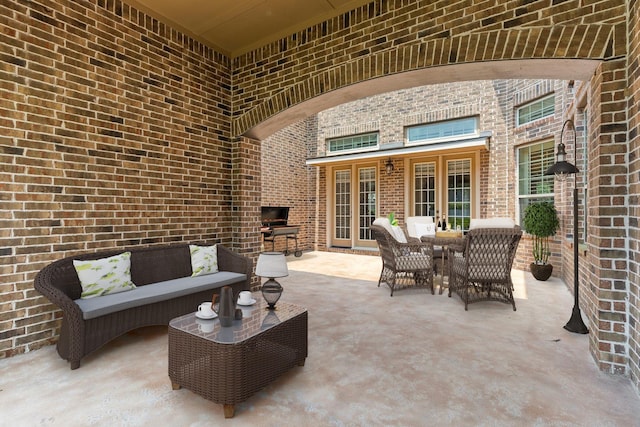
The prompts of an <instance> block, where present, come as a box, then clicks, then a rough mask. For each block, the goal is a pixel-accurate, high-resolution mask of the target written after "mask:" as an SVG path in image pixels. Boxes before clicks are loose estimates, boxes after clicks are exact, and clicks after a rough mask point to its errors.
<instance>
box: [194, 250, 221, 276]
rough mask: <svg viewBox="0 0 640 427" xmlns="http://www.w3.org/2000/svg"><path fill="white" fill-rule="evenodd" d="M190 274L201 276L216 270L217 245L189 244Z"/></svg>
mask: <svg viewBox="0 0 640 427" xmlns="http://www.w3.org/2000/svg"><path fill="white" fill-rule="evenodd" d="M189 252H190V253H191V270H193V274H191V276H203V275H205V274H212V273H217V272H218V247H217V246H216V245H213V246H196V245H189Z"/></svg>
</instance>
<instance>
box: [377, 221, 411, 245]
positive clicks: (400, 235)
mask: <svg viewBox="0 0 640 427" xmlns="http://www.w3.org/2000/svg"><path fill="white" fill-rule="evenodd" d="M372 225H379V226H380V227H383V228H384V229H385V230H387V231H388V232H389V234H390V235H391V237H393V238H394V239H396V240H397V241H398V242H400V243H407V238H406V236H405V235H404V232H403V231H402V228H400V227H399V226H397V225H391V222H390V221H389V218H376V219H375V220H374V221H373V223H372Z"/></svg>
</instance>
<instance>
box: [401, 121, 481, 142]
mask: <svg viewBox="0 0 640 427" xmlns="http://www.w3.org/2000/svg"><path fill="white" fill-rule="evenodd" d="M477 133H478V118H477V117H465V118H462V119H455V120H447V121H445V122H437V123H428V124H424V125H418V126H411V127H408V128H407V142H408V143H409V144H416V143H421V142H422V143H424V142H429V141H435V140H441V139H450V138H453V137H459V136H464V135H475V134H477Z"/></svg>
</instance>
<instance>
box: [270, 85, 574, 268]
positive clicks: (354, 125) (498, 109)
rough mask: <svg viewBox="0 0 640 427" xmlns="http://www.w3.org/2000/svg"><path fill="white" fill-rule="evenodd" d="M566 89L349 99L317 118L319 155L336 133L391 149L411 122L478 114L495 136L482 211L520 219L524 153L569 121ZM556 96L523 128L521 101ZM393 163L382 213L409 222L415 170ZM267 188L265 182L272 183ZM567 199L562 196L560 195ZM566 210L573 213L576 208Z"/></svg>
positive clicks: (439, 89)
mask: <svg viewBox="0 0 640 427" xmlns="http://www.w3.org/2000/svg"><path fill="white" fill-rule="evenodd" d="M566 86H567V82H563V81H559V80H522V79H520V80H500V81H470V82H460V83H448V84H440V85H429V86H419V87H416V88H412V89H406V90H400V91H395V92H389V93H385V94H382V95H376V96H371V97H368V98H366V99H363V100H358V101H353V102H349V103H346V104H343V105H341V106H339V107H335V108H332V109H329V110H325V111H323V112H321V113H319V114H318V115H317V117H318V119H317V121H318V127H317V134H316V138H315V139H314V143H315V144H316V146H315V147H314V149H313V150H312V156H313V157H316V156H323V155H325V153H326V139H328V138H333V137H339V136H345V135H352V134H357V133H364V132H379V141H380V145H381V147H384V146H385V145H387V144H394V143H398V142H400V143H402V142H403V140H404V129H405V126H409V125H414V124H419V123H428V122H433V121H439V120H449V119H453V118H459V117H465V116H469V115H478V116H479V117H480V126H479V127H480V130H482V131H490V132H491V141H490V149H489V150H481V151H480V165H479V170H480V200H479V206H480V211H479V215H477V216H478V217H492V216H508V217H512V218H516V212H517V198H516V195H517V186H516V170H517V167H516V161H517V159H516V150H517V148H518V147H519V146H521V145H524V144H528V143H535V142H540V141H543V140H549V139H554V138H555V137H556V133H557V131H558V127H559V126H561V124H562V114H563V111H564V108H563V107H564V104H565V103H566V99H567V97H568V96H569V95H568V94H567V93H566V89H567V88H566ZM553 93H555V94H556V99H557V108H556V112H557V113H556V115H555V116H553V117H551V118H549V119H544V120H539V121H536V122H534V123H532V124H530V125H526V126H520V127H516V126H515V110H516V108H517V107H518V106H520V105H522V104H525V103H527V102H530V101H532V100H535V99H537V98H540V97H541V96H545V95H549V94H553ZM569 147H571V145H570V146H569ZM570 149H571V148H570ZM386 160H387V158H386V157H385V158H383V159H380V160H379V161H378V163H379V164H378V169H379V171H380V172H379V178H380V188H379V194H378V197H379V210H380V215H383V216H384V215H387V214H388V213H389V212H395V213H396V216H397V217H398V219H399V221H400V222H401V223H402V222H404V219H405V218H406V216H407V213H406V212H405V205H406V203H408V202H407V201H406V200H405V194H406V191H405V174H406V173H408V172H407V171H405V169H404V165H405V163H404V161H403V160H402V159H399V158H396V159H395V161H394V167H395V169H394V173H393V174H391V175H390V176H388V175H386V173H385V172H384V162H386ZM321 169H323V171H322V174H323V176H324V174H326V170H324V169H325V168H324V167H322V168H321ZM405 172H406V173H405ZM265 173H266V172H265ZM267 186H268V185H267V184H266V183H265V187H267ZM325 189H326V184H322V186H321V187H319V191H320V193H323V192H324V191H325ZM559 190H560V191H561V190H562V188H561V187H560V188H559ZM324 197H325V200H324V201H323V203H326V195H324ZM565 199H566V198H565V197H559V200H565ZM569 205H570V199H569ZM569 205H567V206H569ZM565 212H566V213H565ZM563 213H564V216H567V217H568V216H569V214H570V211H563ZM322 215H326V212H325V211H323V213H321V214H320V216H321V217H322ZM571 224H572V223H571V222H570V221H569V219H568V218H567V219H566V220H565V221H564V222H563V230H561V232H559V233H558V235H557V237H556V238H555V239H553V241H552V256H551V257H550V262H551V263H552V264H554V265H555V271H554V276H561V275H562V272H563V268H564V263H563V260H562V257H561V250H560V243H561V242H562V241H563V240H564V236H566V232H567V230H570V229H571V227H572V225H571ZM329 232H330V230H329ZM318 233H319V234H321V235H323V236H325V235H326V233H327V230H326V229H325V228H323V227H320V228H319V229H318ZM323 239H324V237H323ZM318 240H320V239H318ZM323 241H324V244H322V245H319V248H320V249H321V250H325V249H327V243H326V240H323ZM531 246H532V245H531V240H530V239H528V238H527V237H525V238H524V239H523V240H522V244H521V246H520V248H519V250H518V256H517V259H516V261H515V266H516V267H517V268H521V269H524V270H528V266H529V263H530V262H531V260H532V255H531V253H532V250H531ZM348 252H354V251H348ZM368 253H370V252H368Z"/></svg>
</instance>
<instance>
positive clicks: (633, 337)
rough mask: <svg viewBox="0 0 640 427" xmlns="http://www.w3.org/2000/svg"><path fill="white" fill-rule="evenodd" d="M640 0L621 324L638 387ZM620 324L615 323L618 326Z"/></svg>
mask: <svg viewBox="0 0 640 427" xmlns="http://www.w3.org/2000/svg"><path fill="white" fill-rule="evenodd" d="M639 18H640V4H638V3H637V2H633V3H632V4H631V6H630V11H629V35H630V40H629V58H630V59H629V60H628V61H627V76H628V77H627V78H628V81H627V87H628V88H629V91H628V97H627V111H628V116H627V118H628V120H629V122H628V126H629V128H628V132H629V133H628V135H629V148H628V150H627V152H628V156H629V182H628V185H629V187H628V199H627V204H628V207H629V216H628V224H627V227H628V230H629V234H628V241H627V244H628V249H629V256H628V259H629V265H628V275H629V276H628V278H627V284H628V293H627V295H628V298H629V302H628V305H627V307H628V312H627V316H628V318H627V319H626V322H625V325H624V327H625V328H626V333H627V334H628V337H629V341H628V342H629V346H628V355H629V365H630V366H629V367H630V369H629V371H630V376H631V381H632V382H633V383H634V384H635V386H636V389H638V388H640V224H638V218H640V197H639V195H640V102H638V100H639V99H640V65H639V64H638V60H637V58H639V57H640V20H639ZM619 326H620V325H618V327H619Z"/></svg>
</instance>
